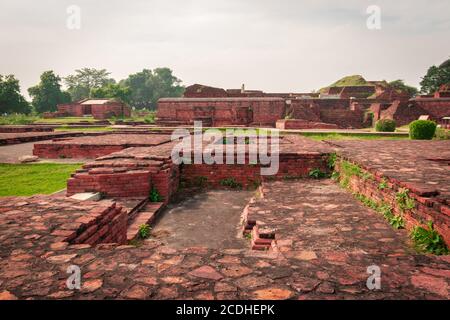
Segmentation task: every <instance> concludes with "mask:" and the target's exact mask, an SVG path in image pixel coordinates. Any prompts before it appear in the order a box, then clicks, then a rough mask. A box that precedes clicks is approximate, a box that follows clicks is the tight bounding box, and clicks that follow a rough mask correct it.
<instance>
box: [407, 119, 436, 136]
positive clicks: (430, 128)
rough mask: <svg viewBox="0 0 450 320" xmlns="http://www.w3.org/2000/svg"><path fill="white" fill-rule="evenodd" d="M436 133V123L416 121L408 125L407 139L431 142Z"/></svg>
mask: <svg viewBox="0 0 450 320" xmlns="http://www.w3.org/2000/svg"><path fill="white" fill-rule="evenodd" d="M435 132H436V123H435V122H434V121H430V120H416V121H413V122H411V123H410V124H409V137H410V139H415V140H431V139H433V137H434V134H435Z"/></svg>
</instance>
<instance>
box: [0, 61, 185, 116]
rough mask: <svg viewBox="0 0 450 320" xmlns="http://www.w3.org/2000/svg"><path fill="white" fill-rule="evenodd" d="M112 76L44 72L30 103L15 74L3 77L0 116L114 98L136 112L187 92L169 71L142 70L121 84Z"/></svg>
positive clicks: (85, 70)
mask: <svg viewBox="0 0 450 320" xmlns="http://www.w3.org/2000/svg"><path fill="white" fill-rule="evenodd" d="M110 74H111V73H110V72H108V71H107V70H106V69H93V68H82V69H77V70H75V72H74V74H71V75H69V76H67V77H65V78H61V77H60V76H58V75H56V74H55V72H54V71H51V70H50V71H45V72H44V73H42V75H41V76H40V81H39V83H38V84H36V85H35V86H33V87H31V88H28V94H29V95H30V97H31V102H28V101H27V100H26V99H25V98H24V97H23V96H22V94H21V93H20V85H19V80H18V79H16V78H15V77H14V75H6V76H2V75H0V113H1V114H11V113H24V114H29V113H31V112H35V113H43V112H48V111H56V106H57V105H58V104H61V103H69V102H72V101H79V100H82V99H85V98H114V99H118V100H121V101H123V102H124V103H126V104H129V105H130V106H132V107H135V108H137V109H149V110H151V109H155V108H156V102H157V101H158V99H159V98H163V97H179V96H182V95H183V92H184V86H182V84H181V80H180V79H178V78H177V77H176V76H175V75H174V74H173V71H172V70H171V69H169V68H156V69H154V70H150V69H143V70H142V71H140V72H137V73H134V74H130V75H129V76H128V77H127V78H126V79H123V80H120V81H118V82H117V81H116V80H114V79H113V78H111V77H110ZM63 83H64V84H65V87H66V89H63V86H62V84H63Z"/></svg>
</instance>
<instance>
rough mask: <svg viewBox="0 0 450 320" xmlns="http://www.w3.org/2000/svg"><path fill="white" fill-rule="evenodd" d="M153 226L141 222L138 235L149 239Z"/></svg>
mask: <svg viewBox="0 0 450 320" xmlns="http://www.w3.org/2000/svg"><path fill="white" fill-rule="evenodd" d="M151 229H152V228H151V227H150V226H149V225H148V224H146V223H145V224H141V225H140V226H139V231H138V236H139V238H140V239H147V238H148V237H150V231H151Z"/></svg>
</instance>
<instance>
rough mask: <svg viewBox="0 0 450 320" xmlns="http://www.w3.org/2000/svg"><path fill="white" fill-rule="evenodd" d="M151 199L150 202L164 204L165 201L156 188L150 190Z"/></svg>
mask: <svg viewBox="0 0 450 320" xmlns="http://www.w3.org/2000/svg"><path fill="white" fill-rule="evenodd" d="M149 198H150V202H162V201H163V200H164V199H163V197H162V196H161V195H160V194H159V192H158V190H156V188H155V187H153V188H152V189H151V190H150V195H149Z"/></svg>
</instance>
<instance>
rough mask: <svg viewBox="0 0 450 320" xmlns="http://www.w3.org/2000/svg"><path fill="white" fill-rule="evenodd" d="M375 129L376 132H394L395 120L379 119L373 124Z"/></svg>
mask: <svg viewBox="0 0 450 320" xmlns="http://www.w3.org/2000/svg"><path fill="white" fill-rule="evenodd" d="M375 131H378V132H394V131H395V121H394V120H391V119H381V120H378V121H377V123H376V124H375Z"/></svg>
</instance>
